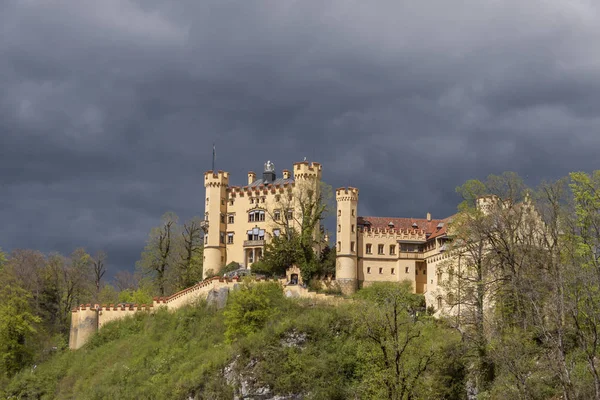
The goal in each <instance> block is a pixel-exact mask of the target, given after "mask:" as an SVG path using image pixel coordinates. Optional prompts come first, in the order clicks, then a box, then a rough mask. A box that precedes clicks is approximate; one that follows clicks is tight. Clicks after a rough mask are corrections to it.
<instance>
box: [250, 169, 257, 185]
mask: <svg viewBox="0 0 600 400" xmlns="http://www.w3.org/2000/svg"><path fill="white" fill-rule="evenodd" d="M255 180H256V174H255V173H254V172H252V171H250V172H248V185H250V184H252V182H254V181H255Z"/></svg>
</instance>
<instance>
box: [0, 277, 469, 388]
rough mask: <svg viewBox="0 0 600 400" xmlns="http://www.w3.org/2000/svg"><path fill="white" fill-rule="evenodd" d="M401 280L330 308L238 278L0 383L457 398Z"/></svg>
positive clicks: (453, 346)
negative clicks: (209, 298)
mask: <svg viewBox="0 0 600 400" xmlns="http://www.w3.org/2000/svg"><path fill="white" fill-rule="evenodd" d="M409 288H410V286H408V285H397V284H381V285H377V287H373V288H372V289H369V290H365V291H363V292H362V293H361V298H360V299H356V301H353V302H348V303H347V304H346V305H343V306H339V307H334V306H329V305H324V304H319V305H316V304H311V303H307V302H302V301H298V300H292V299H287V298H285V297H284V296H283V293H282V291H281V289H280V288H279V287H278V285H277V284H273V283H260V284H252V283H246V284H244V285H243V287H242V288H241V289H240V290H237V291H234V292H232V293H231V295H230V298H229V301H228V305H227V307H226V308H225V309H224V310H216V309H214V308H212V307H208V306H207V305H206V304H205V303H199V304H196V305H194V306H189V307H186V308H183V309H180V310H178V311H176V312H174V313H169V312H167V311H166V310H163V311H158V312H156V313H154V314H144V313H140V314H138V315H136V316H134V317H133V318H128V319H126V320H122V321H115V322H113V323H109V324H107V325H106V326H105V327H104V328H103V329H102V330H101V331H100V332H99V333H98V334H97V335H95V336H94V337H93V338H92V340H91V341H90V342H89V343H88V344H86V345H85V346H84V347H83V348H82V349H80V350H78V351H68V350H65V351H61V352H59V353H58V354H56V355H54V356H53V357H51V358H50V359H49V360H48V361H46V362H44V363H42V364H40V365H38V366H37V367H35V368H27V369H25V370H23V371H21V372H20V373H18V374H17V375H16V376H14V378H13V379H11V380H10V381H9V382H5V383H6V384H5V386H4V387H5V389H4V393H2V392H0V393H1V394H3V395H4V396H5V397H12V398H23V399H25V398H27V399H33V398H36V399H37V398H42V399H51V398H58V399H72V398H76V399H117V398H118V399H140V398H147V399H187V398H190V397H192V398H197V399H231V398H233V396H234V394H237V395H241V394H245V395H247V396H250V397H247V398H259V397H252V395H253V394H254V395H255V396H256V395H257V394H258V393H263V394H264V393H270V395H271V396H274V395H276V394H277V395H281V396H290V397H289V398H312V399H347V398H353V397H354V396H358V397H359V398H387V397H388V394H389V395H391V396H393V397H391V398H394V399H403V398H460V397H457V396H459V393H460V392H461V391H462V389H461V386H460V385H461V384H460V382H461V376H460V371H461V369H460V368H458V369H457V371H458V372H456V371H455V372H456V373H454V376H452V375H449V372H452V371H451V370H452V369H456V366H457V365H458V364H455V363H454V361H455V358H456V354H458V353H460V345H459V343H458V341H457V337H456V335H455V334H454V333H453V332H452V331H450V330H449V329H447V328H445V327H444V326H443V325H441V324H439V323H437V322H436V321H434V320H433V319H432V318H431V317H429V316H426V315H424V314H422V313H419V310H421V309H422V306H423V299H422V297H421V296H419V295H414V294H411V293H410V290H409ZM390 317H394V318H395V319H396V320H395V322H394V323H392V324H391V325H390V320H389V318H390ZM440 338H444V339H443V340H439V339H440ZM404 344H406V346H404ZM403 346H404V347H403ZM383 349H385V351H382V350H383ZM293 396H298V397H293ZM262 398H268V397H262Z"/></svg>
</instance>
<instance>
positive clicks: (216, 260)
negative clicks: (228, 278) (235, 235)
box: [203, 171, 229, 277]
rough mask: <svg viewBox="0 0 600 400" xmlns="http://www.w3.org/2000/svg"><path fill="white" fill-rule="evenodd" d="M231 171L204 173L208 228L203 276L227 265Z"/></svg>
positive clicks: (205, 214)
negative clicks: (228, 202) (227, 218)
mask: <svg viewBox="0 0 600 400" xmlns="http://www.w3.org/2000/svg"><path fill="white" fill-rule="evenodd" d="M228 185H229V173H228V172H224V171H218V172H217V173H215V172H213V171H207V172H206V173H205V174H204V187H205V188H206V200H205V201H206V203H205V213H204V217H205V218H204V219H205V221H206V224H207V225H208V228H206V234H205V237H204V267H203V277H206V273H207V271H210V270H212V271H213V272H215V273H216V272H218V271H219V270H221V268H222V267H223V266H224V265H225V262H226V261H227V260H226V254H227V253H226V250H225V234H226V230H227V225H226V219H225V216H226V215H227V187H228Z"/></svg>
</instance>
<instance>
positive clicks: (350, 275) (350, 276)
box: [335, 187, 358, 294]
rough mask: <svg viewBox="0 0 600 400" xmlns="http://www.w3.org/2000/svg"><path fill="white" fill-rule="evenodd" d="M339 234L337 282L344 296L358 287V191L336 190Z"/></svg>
mask: <svg viewBox="0 0 600 400" xmlns="http://www.w3.org/2000/svg"><path fill="white" fill-rule="evenodd" d="M335 200H336V202H337V229H336V231H337V234H336V239H337V240H336V242H337V243H336V245H337V247H336V249H337V256H336V266H335V276H336V281H337V282H338V284H339V285H340V289H341V290H342V293H344V294H352V293H354V292H355V291H356V289H357V286H358V279H357V277H358V269H357V268H358V258H357V251H358V248H357V246H358V240H357V239H358V235H357V231H358V228H357V226H356V220H357V217H356V216H357V209H358V189H356V188H352V187H349V188H340V189H337V190H336V193H335Z"/></svg>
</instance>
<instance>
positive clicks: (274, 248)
mask: <svg viewBox="0 0 600 400" xmlns="http://www.w3.org/2000/svg"><path fill="white" fill-rule="evenodd" d="M300 259H301V246H300V236H299V235H298V234H297V233H296V231H295V230H290V232H289V234H288V235H286V236H283V235H281V236H275V237H273V239H272V240H271V241H270V242H269V243H267V245H266V246H265V253H264V257H263V259H262V260H261V261H260V262H259V263H254V264H252V271H253V272H257V273H262V274H265V275H268V276H283V275H285V271H286V270H287V269H288V268H289V267H290V266H292V265H294V264H296V263H298V262H299V261H300ZM256 264H258V265H256Z"/></svg>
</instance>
